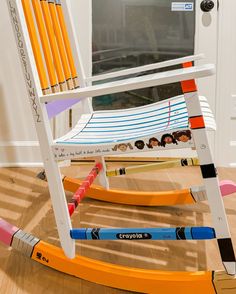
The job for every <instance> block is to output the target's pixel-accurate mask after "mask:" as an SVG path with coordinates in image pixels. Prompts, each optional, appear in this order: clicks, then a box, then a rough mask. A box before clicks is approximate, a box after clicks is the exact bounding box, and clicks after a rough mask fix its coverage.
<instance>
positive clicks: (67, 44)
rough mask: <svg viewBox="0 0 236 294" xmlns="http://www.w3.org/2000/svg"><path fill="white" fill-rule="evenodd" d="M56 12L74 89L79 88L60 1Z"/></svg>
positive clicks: (57, 2)
mask: <svg viewBox="0 0 236 294" xmlns="http://www.w3.org/2000/svg"><path fill="white" fill-rule="evenodd" d="M56 10H57V16H58V19H59V23H60V26H61V32H62V37H63V40H64V44H65V49H66V53H67V58H68V62H69V66H70V70H71V75H72V79H73V82H74V87H75V88H78V87H79V81H78V75H77V71H76V67H75V62H74V58H73V53H72V49H71V44H70V39H69V35H68V31H67V28H66V22H65V18H64V14H63V10H62V7H61V1H60V0H57V1H56Z"/></svg>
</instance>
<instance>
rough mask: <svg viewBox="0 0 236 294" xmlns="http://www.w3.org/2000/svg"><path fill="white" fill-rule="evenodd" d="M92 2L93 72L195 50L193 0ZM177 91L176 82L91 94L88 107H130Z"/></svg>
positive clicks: (100, 0) (183, 54)
mask: <svg viewBox="0 0 236 294" xmlns="http://www.w3.org/2000/svg"><path fill="white" fill-rule="evenodd" d="M181 3H182V4H181ZM183 3H185V4H186V5H183ZM188 4H189V5H188ZM92 5H93V75H98V74H102V73H108V72H113V71H117V70H121V69H128V68H132V67H136V66H140V65H145V64H150V63H155V62H160V61H165V60H169V59H174V58H179V57H183V56H187V55H192V54H194V35H195V13H194V8H195V1H183V0H182V1H181V2H177V1H176V2H173V1H171V0H93V2H92ZM181 5H182V6H181ZM189 8H190V9H189ZM165 70H166V69H165ZM159 71H160V70H159ZM148 73H153V72H148ZM136 76H138V75H136ZM179 94H181V89H180V87H179V83H177V84H171V85H168V86H166V85H164V86H159V87H152V88H148V89H141V90H135V91H128V92H125V93H118V94H113V95H106V96H100V97H95V98H94V99H93V107H94V109H95V110H99V109H121V108H130V107H136V106H141V105H145V104H149V103H153V102H156V101H159V100H163V99H167V98H170V97H174V96H177V95H179Z"/></svg>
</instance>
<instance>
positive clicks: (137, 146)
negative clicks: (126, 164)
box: [135, 140, 145, 150]
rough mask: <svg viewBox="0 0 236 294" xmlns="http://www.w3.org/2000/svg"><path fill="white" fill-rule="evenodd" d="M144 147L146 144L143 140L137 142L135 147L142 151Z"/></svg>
mask: <svg viewBox="0 0 236 294" xmlns="http://www.w3.org/2000/svg"><path fill="white" fill-rule="evenodd" d="M144 146H145V144H144V142H143V141H142V140H139V141H136V142H135V147H136V148H138V149H139V150H142V149H143V148H144Z"/></svg>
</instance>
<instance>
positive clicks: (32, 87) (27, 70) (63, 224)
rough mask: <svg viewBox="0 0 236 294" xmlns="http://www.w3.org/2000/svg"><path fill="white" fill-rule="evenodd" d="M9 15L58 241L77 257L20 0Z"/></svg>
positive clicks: (15, 0) (11, 4)
mask: <svg viewBox="0 0 236 294" xmlns="http://www.w3.org/2000/svg"><path fill="white" fill-rule="evenodd" d="M7 3H8V7H9V14H10V18H11V21H12V27H13V31H14V34H15V37H16V43H17V47H18V50H19V57H20V60H21V63H22V69H23V73H24V77H25V83H26V86H27V91H28V97H29V102H30V105H31V109H32V114H33V117H34V122H35V127H36V131H37V134H38V138H39V142H40V147H41V153H42V157H43V161H44V167H45V170H46V173H47V179H48V184H49V190H50V196H51V200H52V205H53V210H54V214H55V219H56V224H57V228H58V233H59V238H60V241H61V245H62V248H63V249H64V252H65V254H66V255H67V256H68V257H69V258H74V256H75V242H74V241H73V240H72V239H71V237H70V230H71V228H72V227H71V220H70V216H69V212H68V207H67V203H66V198H65V193H64V188H63V185H62V181H61V174H60V170H59V168H58V165H57V163H56V162H55V160H54V156H53V153H52V150H51V144H52V142H53V138H52V132H51V129H50V123H49V120H48V116H47V112H46V107H45V105H42V104H41V103H40V101H39V96H41V95H42V91H41V88H40V82H39V78H38V74H37V69H36V64H35V61H34V56H33V52H32V48H31V44H30V38H29V34H28V31H27V26H26V22H25V18H24V11H23V8H22V3H21V0H8V1H7Z"/></svg>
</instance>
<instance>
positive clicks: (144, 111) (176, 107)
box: [52, 96, 216, 160]
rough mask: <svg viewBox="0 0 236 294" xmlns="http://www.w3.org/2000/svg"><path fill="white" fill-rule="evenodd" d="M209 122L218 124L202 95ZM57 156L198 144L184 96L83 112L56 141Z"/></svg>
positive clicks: (209, 125) (209, 128) (100, 153)
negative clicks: (132, 106)
mask: <svg viewBox="0 0 236 294" xmlns="http://www.w3.org/2000/svg"><path fill="white" fill-rule="evenodd" d="M200 102H201V108H202V112H203V115H204V121H205V125H206V127H207V129H208V130H215V129H216V124H215V121H214V117H213V114H212V112H211V110H210V107H209V104H208V103H207V100H206V98H204V97H200ZM52 147H53V151H54V155H55V159H57V160H64V159H70V158H77V157H91V156H102V155H113V154H114V155H115V154H118V153H132V152H137V151H161V150H166V149H182V148H193V147H195V144H194V141H193V138H192V134H191V130H190V127H189V118H188V112H187V108H186V104H185V99H184V97H183V96H178V97H174V98H171V99H168V100H165V101H161V102H157V103H153V104H150V105H146V106H142V107H136V108H130V109H125V110H115V111H110V110H109V111H97V112H94V113H91V114H87V115H83V116H82V117H81V119H80V120H79V121H78V123H77V124H76V126H75V127H74V128H73V129H72V130H71V131H70V132H69V133H67V134H66V135H65V136H63V137H61V138H58V139H56V140H55V141H54V144H53V146H52Z"/></svg>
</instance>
